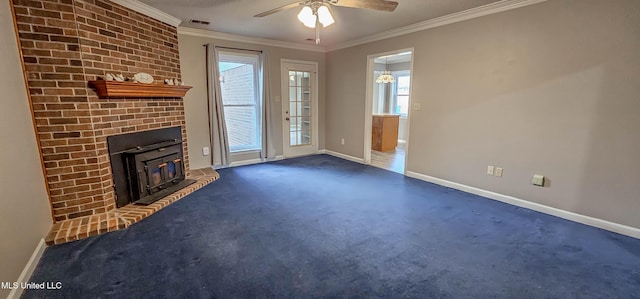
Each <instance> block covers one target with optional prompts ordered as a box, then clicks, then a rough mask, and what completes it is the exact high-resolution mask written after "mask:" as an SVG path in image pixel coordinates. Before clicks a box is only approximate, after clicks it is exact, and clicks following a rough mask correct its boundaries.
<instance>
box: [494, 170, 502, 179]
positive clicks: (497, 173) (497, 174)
mask: <svg viewBox="0 0 640 299" xmlns="http://www.w3.org/2000/svg"><path fill="white" fill-rule="evenodd" d="M495 176H497V177H499V178H501V177H502V167H496V172H495Z"/></svg>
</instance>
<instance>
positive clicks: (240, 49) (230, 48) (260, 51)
mask: <svg viewBox="0 0 640 299" xmlns="http://www.w3.org/2000/svg"><path fill="white" fill-rule="evenodd" d="M202 46H203V47H206V46H208V45H202ZM215 47H216V48H220V49H229V50H239V51H249V52H258V53H262V50H251V49H242V48H232V47H221V46H215Z"/></svg>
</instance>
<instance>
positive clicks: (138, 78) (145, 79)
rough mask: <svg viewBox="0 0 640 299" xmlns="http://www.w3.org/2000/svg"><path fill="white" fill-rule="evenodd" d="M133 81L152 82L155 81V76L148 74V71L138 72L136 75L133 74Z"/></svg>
mask: <svg viewBox="0 0 640 299" xmlns="http://www.w3.org/2000/svg"><path fill="white" fill-rule="evenodd" d="M132 81H133V82H140V83H144V84H151V83H153V76H151V75H149V74H147V73H137V74H135V75H133V80H132Z"/></svg>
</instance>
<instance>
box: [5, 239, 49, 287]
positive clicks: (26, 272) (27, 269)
mask: <svg viewBox="0 0 640 299" xmlns="http://www.w3.org/2000/svg"><path fill="white" fill-rule="evenodd" d="M45 248H47V245H46V244H45V242H44V239H40V243H38V246H37V247H36V249H35V250H34V251H33V254H31V258H30V259H29V261H28V262H27V264H26V265H25V266H24V269H22V273H20V277H18V280H17V281H18V282H28V281H29V279H30V278H31V274H33V270H35V269H36V266H37V265H38V262H39V261H40V258H41V257H42V254H43V253H44V249H45ZM22 291H23V290H22V288H15V289H13V290H11V293H9V296H7V299H14V298H16V299H17V298H20V296H21V295H22Z"/></svg>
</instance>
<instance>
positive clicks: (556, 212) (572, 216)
mask: <svg viewBox="0 0 640 299" xmlns="http://www.w3.org/2000/svg"><path fill="white" fill-rule="evenodd" d="M406 175H407V176H408V177H412V178H415V179H419V180H422V181H427V182H430V183H434V184H437V185H441V186H445V187H449V188H453V189H457V190H460V191H464V192H468V193H471V194H475V195H480V196H482V197H486V198H490V199H493V200H497V201H500V202H504V203H508V204H511V205H514V206H518V207H522V208H527V209H531V210H534V211H538V212H541V213H545V214H549V215H553V216H557V217H560V218H564V219H567V220H571V221H574V222H578V223H582V224H585V225H589V226H593V227H597V228H601V229H604V230H608V231H612V232H614V233H618V234H622V235H625V236H629V237H633V238H637V239H640V229H638V228H635V227H631V226H626V225H623V224H619V223H614V222H611V221H607V220H603V219H599V218H594V217H591V216H586V215H582V214H577V213H574V212H569V211H566V210H561V209H558V208H554V207H550V206H547V205H543V204H539V203H535V202H531V201H527V200H524V199H520V198H517V197H513V196H509V195H504V194H500V193H496V192H491V191H488V190H484V189H480V188H476V187H471V186H467V185H463V184H460V183H455V182H451V181H447V180H443V179H439V178H436V177H432V176H428V175H424V174H421V173H417V172H413V171H407V172H406Z"/></svg>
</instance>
